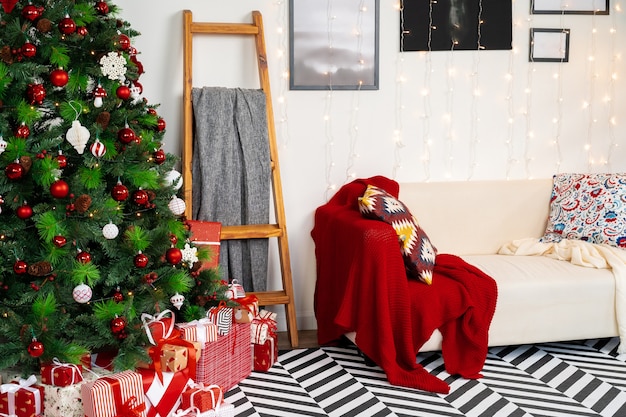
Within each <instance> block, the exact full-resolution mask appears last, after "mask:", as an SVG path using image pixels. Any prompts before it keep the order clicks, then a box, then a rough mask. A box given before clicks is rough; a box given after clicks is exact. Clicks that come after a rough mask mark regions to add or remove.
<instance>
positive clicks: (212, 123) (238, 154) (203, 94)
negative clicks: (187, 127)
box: [192, 87, 271, 291]
mask: <svg viewBox="0 0 626 417" xmlns="http://www.w3.org/2000/svg"><path fill="white" fill-rule="evenodd" d="M192 101H193V109H194V119H195V123H194V129H195V133H194V149H193V159H192V175H193V184H192V187H193V200H192V207H193V213H192V217H193V218H194V219H197V220H207V221H215V222H220V223H222V225H223V226H232V225H242V224H267V223H269V202H270V181H271V179H270V153H269V139H268V133H267V113H266V102H265V93H264V92H263V91H262V90H248V89H240V88H223V87H203V88H193V89H192ZM267 268H268V239H249V240H226V241H222V242H221V246H220V263H219V270H220V276H221V278H222V279H224V280H225V281H227V282H231V281H232V280H233V279H236V280H237V281H238V282H239V283H240V284H242V285H243V286H244V289H245V290H246V291H265V290H266V289H267Z"/></svg>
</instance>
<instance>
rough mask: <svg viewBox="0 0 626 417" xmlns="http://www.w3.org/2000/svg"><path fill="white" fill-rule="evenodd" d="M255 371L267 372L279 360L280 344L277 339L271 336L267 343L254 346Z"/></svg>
mask: <svg viewBox="0 0 626 417" xmlns="http://www.w3.org/2000/svg"><path fill="white" fill-rule="evenodd" d="M253 346H254V348H253V350H254V365H253V369H254V370H255V371H259V372H267V371H269V369H270V368H271V367H272V366H274V364H275V363H276V361H277V360H278V343H276V337H275V336H270V337H268V338H267V340H266V341H265V343H263V344H258V343H255V344H254V345H253Z"/></svg>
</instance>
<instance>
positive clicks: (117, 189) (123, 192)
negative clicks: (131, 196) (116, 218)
mask: <svg viewBox="0 0 626 417" xmlns="http://www.w3.org/2000/svg"><path fill="white" fill-rule="evenodd" d="M111 197H113V200H115V201H124V200H126V199H127V198H128V187H126V186H125V185H124V184H122V183H121V182H118V183H117V184H115V185H114V186H113V189H111Z"/></svg>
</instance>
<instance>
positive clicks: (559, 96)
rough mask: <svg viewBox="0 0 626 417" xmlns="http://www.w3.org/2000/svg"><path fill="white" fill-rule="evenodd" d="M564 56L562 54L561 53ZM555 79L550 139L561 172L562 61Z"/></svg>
mask: <svg viewBox="0 0 626 417" xmlns="http://www.w3.org/2000/svg"><path fill="white" fill-rule="evenodd" d="M564 19H565V10H563V11H562V12H561V18H560V20H561V22H560V28H561V30H564V29H563V27H564ZM563 56H564V55H563ZM554 77H555V78H556V80H557V97H556V100H557V102H556V111H557V114H556V116H555V118H554V119H553V122H554V124H555V132H554V140H553V141H552V143H553V145H554V148H555V152H556V173H559V172H561V162H562V159H563V156H562V154H561V132H562V127H563V62H559V63H558V64H557V72H556V73H555V74H554Z"/></svg>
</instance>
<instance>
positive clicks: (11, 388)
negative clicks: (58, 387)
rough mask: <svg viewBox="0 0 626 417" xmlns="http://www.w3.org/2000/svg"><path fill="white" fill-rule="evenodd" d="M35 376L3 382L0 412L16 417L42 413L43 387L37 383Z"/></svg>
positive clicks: (34, 416)
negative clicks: (8, 382) (7, 382)
mask: <svg viewBox="0 0 626 417" xmlns="http://www.w3.org/2000/svg"><path fill="white" fill-rule="evenodd" d="M36 382H37V377H36V376H35V375H31V376H30V377H29V378H28V379H20V380H19V381H13V382H11V383H10V384H3V385H2V387H1V388H2V389H1V392H2V393H1V394H0V413H2V414H5V415H10V416H17V417H36V416H37V415H38V414H43V409H44V387H43V386H41V385H37V384H36Z"/></svg>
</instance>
